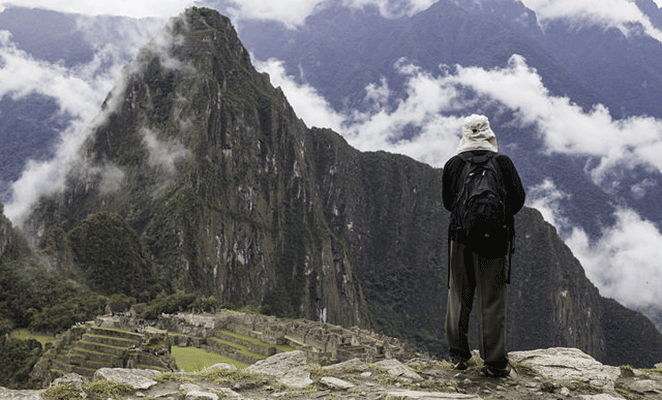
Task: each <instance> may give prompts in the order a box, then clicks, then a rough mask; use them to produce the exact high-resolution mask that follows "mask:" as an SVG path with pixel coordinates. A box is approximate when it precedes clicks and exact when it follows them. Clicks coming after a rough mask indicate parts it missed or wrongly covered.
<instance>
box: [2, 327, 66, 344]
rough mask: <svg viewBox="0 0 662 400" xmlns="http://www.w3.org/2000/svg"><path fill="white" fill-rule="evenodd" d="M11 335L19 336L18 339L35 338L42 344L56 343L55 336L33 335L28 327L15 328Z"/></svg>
mask: <svg viewBox="0 0 662 400" xmlns="http://www.w3.org/2000/svg"><path fill="white" fill-rule="evenodd" d="M10 336H11V337H13V338H18V339H23V340H26V339H35V340H37V341H38V342H39V343H41V344H42V345H44V344H46V343H55V336H49V335H33V334H32V333H30V331H28V330H27V329H14V330H13V331H12V333H11V334H10Z"/></svg>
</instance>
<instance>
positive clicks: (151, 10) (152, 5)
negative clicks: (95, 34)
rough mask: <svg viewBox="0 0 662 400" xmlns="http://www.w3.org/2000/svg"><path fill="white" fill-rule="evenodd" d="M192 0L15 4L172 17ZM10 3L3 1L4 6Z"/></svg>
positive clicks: (32, 0)
mask: <svg viewBox="0 0 662 400" xmlns="http://www.w3.org/2000/svg"><path fill="white" fill-rule="evenodd" d="M195 3H196V1H193V0H169V1H161V0H115V1H90V0H20V3H19V4H16V3H14V4H15V5H16V6H20V7H28V8H45V9H49V10H55V11H61V12H67V13H75V14H84V15H122V16H126V17H133V18H145V17H162V18H167V17H172V16H175V15H178V14H181V13H182V12H183V11H184V10H185V9H186V8H187V7H190V6H192V5H194V4H195ZM10 4H12V2H11V1H10V2H9V3H5V4H4V6H5V7H6V6H8V5H10Z"/></svg>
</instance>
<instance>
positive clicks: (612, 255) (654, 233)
mask: <svg viewBox="0 0 662 400" xmlns="http://www.w3.org/2000/svg"><path fill="white" fill-rule="evenodd" d="M615 216H616V219H617V223H616V224H615V225H614V226H612V227H609V228H606V229H605V230H604V231H603V234H602V237H601V238H600V239H599V240H598V241H597V242H594V243H591V242H590V241H589V239H588V236H587V235H586V233H585V232H584V231H582V230H581V229H577V228H575V229H574V231H573V233H572V235H571V236H570V237H568V238H566V240H565V241H566V243H567V244H568V246H569V247H570V248H571V249H572V251H573V253H574V254H575V256H576V257H577V258H578V259H580V260H581V262H582V265H583V266H584V269H585V270H586V275H587V276H588V278H589V279H590V280H591V281H592V282H593V283H594V284H595V285H596V286H597V287H598V289H599V290H600V293H601V294H602V295H603V296H606V297H611V298H614V299H617V300H619V301H620V302H622V303H624V304H625V305H627V306H629V307H634V308H636V307H645V306H648V305H659V304H662V265H661V264H660V259H662V234H660V231H659V230H658V229H657V228H656V227H655V224H653V223H652V222H650V221H647V220H645V219H642V218H641V217H639V216H638V215H637V214H636V213H635V212H634V211H632V210H629V209H625V208H623V209H620V210H618V211H617V212H616V214H615Z"/></svg>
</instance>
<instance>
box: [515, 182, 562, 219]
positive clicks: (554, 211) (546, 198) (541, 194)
mask: <svg viewBox="0 0 662 400" xmlns="http://www.w3.org/2000/svg"><path fill="white" fill-rule="evenodd" d="M568 198H570V194H568V193H565V192H563V191H562V190H560V189H558V188H557V187H556V185H555V184H554V182H553V181H551V180H550V179H545V180H544V181H543V182H542V183H540V184H538V185H536V186H533V187H530V188H528V189H527V194H526V205H527V206H528V207H532V208H535V209H537V210H538V211H540V213H541V214H542V216H543V218H544V219H545V221H547V222H549V223H550V224H552V225H554V226H555V227H557V228H558V229H563V228H568V227H569V226H570V222H569V221H568V219H567V218H565V217H564V216H563V210H562V208H561V201H562V200H565V199H568Z"/></svg>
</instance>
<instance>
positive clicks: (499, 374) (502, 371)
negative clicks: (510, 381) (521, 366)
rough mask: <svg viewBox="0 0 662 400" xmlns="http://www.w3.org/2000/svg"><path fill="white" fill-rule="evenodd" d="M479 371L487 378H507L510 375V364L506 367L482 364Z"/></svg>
mask: <svg viewBox="0 0 662 400" xmlns="http://www.w3.org/2000/svg"><path fill="white" fill-rule="evenodd" d="M480 372H482V373H483V375H485V376H487V377H488V378H507V377H509V376H510V366H509V365H508V366H506V368H498V367H494V366H491V365H486V366H484V367H483V368H482V369H481V370H480Z"/></svg>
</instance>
